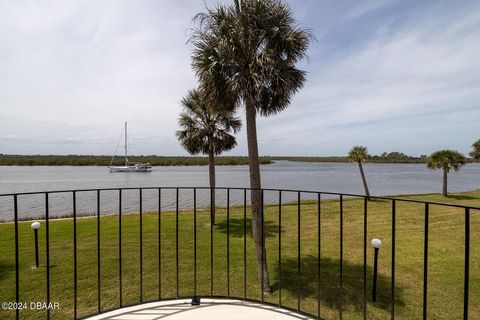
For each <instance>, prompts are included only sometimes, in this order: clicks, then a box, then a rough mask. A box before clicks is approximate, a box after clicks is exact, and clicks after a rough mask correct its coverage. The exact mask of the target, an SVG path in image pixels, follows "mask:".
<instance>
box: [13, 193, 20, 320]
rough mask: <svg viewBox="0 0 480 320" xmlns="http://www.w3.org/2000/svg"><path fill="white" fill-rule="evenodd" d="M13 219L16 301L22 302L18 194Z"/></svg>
mask: <svg viewBox="0 0 480 320" xmlns="http://www.w3.org/2000/svg"><path fill="white" fill-rule="evenodd" d="M13 219H14V224H15V302H16V303H17V304H18V303H19V302H20V275H19V269H20V263H19V261H18V199H17V195H14V196H13ZM19 316H20V308H16V309H15V319H17V320H18V318H19Z"/></svg>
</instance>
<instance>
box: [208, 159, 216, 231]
mask: <svg viewBox="0 0 480 320" xmlns="http://www.w3.org/2000/svg"><path fill="white" fill-rule="evenodd" d="M208 174H209V180H210V197H211V202H210V203H211V206H210V223H211V224H212V225H215V156H214V154H213V151H210V152H209V153H208Z"/></svg>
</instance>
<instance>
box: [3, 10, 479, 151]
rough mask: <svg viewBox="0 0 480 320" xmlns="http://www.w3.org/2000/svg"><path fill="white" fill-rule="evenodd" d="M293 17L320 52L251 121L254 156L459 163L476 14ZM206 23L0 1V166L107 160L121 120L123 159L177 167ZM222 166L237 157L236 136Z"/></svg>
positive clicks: (469, 108) (473, 77)
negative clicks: (196, 34)
mask: <svg viewBox="0 0 480 320" xmlns="http://www.w3.org/2000/svg"><path fill="white" fill-rule="evenodd" d="M208 3H209V4H213V3H216V1H214V0H212V1H208ZM291 5H292V8H293V10H294V11H295V13H296V16H297V17H298V18H299V19H300V23H301V25H302V26H304V27H312V28H314V30H313V31H314V33H315V34H316V35H317V38H318V42H316V43H314V44H313V45H312V47H311V49H310V51H309V56H310V64H304V67H305V68H306V69H307V71H309V80H308V82H307V83H306V86H305V88H304V89H303V90H302V91H301V92H300V93H299V94H297V95H296V96H295V98H294V100H293V103H292V106H290V107H289V108H288V109H287V110H285V111H284V112H282V113H281V114H280V115H278V116H276V117H272V118H262V119H259V124H258V130H259V141H260V151H261V153H263V154H306V155H309V154H311V155H322V154H323V155H331V154H341V153H345V152H346V151H347V150H348V148H349V147H350V146H352V145H354V144H359V143H361V144H368V145H369V147H370V149H371V150H372V151H378V152H381V151H384V150H385V149H387V148H388V149H392V148H396V149H401V150H400V151H405V152H412V153H427V152H429V151H431V150H430V149H432V148H436V147H451V148H458V149H461V150H462V151H463V152H466V151H467V150H468V148H469V146H470V144H471V142H472V141H473V140H474V138H477V137H476V135H478V129H476V127H477V125H476V124H478V122H479V120H480V119H479V118H480V111H479V110H480V108H479V106H478V101H480V99H479V98H480V90H478V88H479V87H480V62H479V60H478V58H477V56H478V53H479V52H480V6H479V5H478V4H477V3H475V2H465V3H463V5H457V4H456V3H450V4H449V3H430V4H428V3H422V4H421V5H418V8H417V7H415V5H416V3H407V4H404V2H398V1H397V2H395V1H388V2H385V1H369V2H362V3H359V2H351V1H350V2H341V3H338V2H335V4H330V3H324V2H321V3H319V2H318V1H291ZM401 5H404V6H408V5H410V6H412V7H414V8H410V9H409V8H407V9H408V10H407V9H405V8H403V9H404V10H403V11H401V10H400V9H399V7H400V6H401ZM203 10H204V3H203V1H197V0H188V1H147V0H146V1H140V2H138V1H134V2H129V1H101V2H91V1H85V2H81V1H42V2H35V1H0V153H2V152H3V153H86V154H109V153H111V152H112V151H113V149H114V147H115V145H116V143H117V140H118V135H119V134H120V131H121V128H122V125H123V122H124V121H128V122H129V123H130V127H129V129H130V133H131V134H130V137H131V148H130V149H131V151H132V153H137V154H140V153H143V154H184V151H183V150H182V149H181V148H180V146H179V144H178V142H177V141H176V139H175V130H177V116H178V113H179V111H180V106H179V100H180V98H181V97H182V96H183V95H184V94H185V93H186V91H187V90H188V89H191V88H192V87H194V86H195V79H194V75H193V73H192V71H191V68H190V58H189V57H190V50H191V48H190V46H189V45H187V44H186V40H187V31H188V28H190V27H191V26H192V23H191V18H192V17H193V16H194V14H196V13H198V12H200V11H203ZM397 11H398V12H397ZM313 13H315V14H313ZM332 13H333V14H332ZM319 17H320V18H321V19H320V18H319ZM444 132H452V133H451V134H448V135H442V134H443V133H444ZM440 136H442V139H441V142H440V143H439V142H437V140H438V139H439V137H440ZM470 140H472V141H470ZM232 153H233V154H246V144H245V130H242V132H241V133H240V136H239V147H238V148H236V149H235V150H234V151H233V152H232Z"/></svg>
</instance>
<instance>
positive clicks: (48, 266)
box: [45, 192, 50, 319]
mask: <svg viewBox="0 0 480 320" xmlns="http://www.w3.org/2000/svg"><path fill="white" fill-rule="evenodd" d="M48 220H49V204H48V192H46V193H45V233H46V234H45V240H46V241H45V245H46V254H47V304H50V228H49V223H48ZM47 319H50V308H47Z"/></svg>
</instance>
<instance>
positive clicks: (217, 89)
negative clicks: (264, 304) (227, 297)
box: [191, 0, 312, 293]
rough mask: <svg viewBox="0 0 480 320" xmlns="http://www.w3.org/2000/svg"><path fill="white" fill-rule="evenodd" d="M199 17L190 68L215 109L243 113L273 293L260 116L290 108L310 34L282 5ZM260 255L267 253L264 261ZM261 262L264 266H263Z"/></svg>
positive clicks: (269, 2)
mask: <svg viewBox="0 0 480 320" xmlns="http://www.w3.org/2000/svg"><path fill="white" fill-rule="evenodd" d="M207 10H208V12H207V13H205V14H199V15H197V19H198V20H197V21H198V26H197V28H196V29H195V30H194V32H193V34H192V38H191V42H192V44H193V47H194V50H193V54H192V66H193V69H194V71H195V72H196V75H197V76H198V78H199V80H200V86H201V87H202V89H203V90H204V91H205V92H206V94H207V96H208V98H209V101H215V105H216V107H217V108H220V109H224V110H238V109H240V108H241V106H244V107H245V113H246V124H247V142H248V156H249V166H250V187H251V188H252V192H251V203H252V222H253V223H252V232H253V237H254V240H255V249H256V255H257V262H258V274H259V277H260V279H263V288H264V291H265V292H266V293H269V292H270V288H269V281H268V268H267V259H266V257H267V255H266V250H265V246H263V248H262V243H264V241H263V239H262V209H261V208H262V193H261V191H260V189H261V187H262V185H261V179H260V165H259V156H258V141H257V125H256V118H257V114H259V115H262V116H271V115H275V114H277V113H279V112H280V111H282V110H284V109H285V108H287V107H288V105H289V104H290V100H291V97H292V95H293V94H294V93H295V92H297V91H298V90H299V89H300V88H302V86H303V84H304V82H305V79H306V73H305V72H304V71H302V70H299V69H297V68H296V65H297V63H298V62H299V61H300V60H301V59H303V58H304V57H305V55H306V51H307V48H308V45H309V42H310V39H311V38H312V36H311V34H310V33H309V32H308V31H306V30H303V29H301V28H299V27H298V24H297V22H296V21H295V19H294V17H293V14H292V11H291V10H290V8H289V6H288V5H287V4H285V3H283V2H282V1H281V0H263V1H258V0H234V1H233V4H232V5H224V4H219V5H217V6H216V7H215V8H213V9H210V8H207ZM262 252H263V253H264V254H263V256H262ZM262 261H263V263H262Z"/></svg>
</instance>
